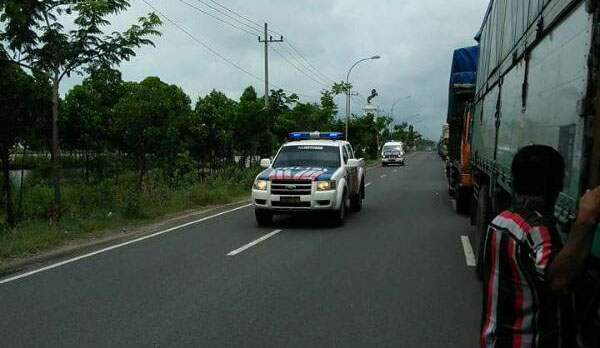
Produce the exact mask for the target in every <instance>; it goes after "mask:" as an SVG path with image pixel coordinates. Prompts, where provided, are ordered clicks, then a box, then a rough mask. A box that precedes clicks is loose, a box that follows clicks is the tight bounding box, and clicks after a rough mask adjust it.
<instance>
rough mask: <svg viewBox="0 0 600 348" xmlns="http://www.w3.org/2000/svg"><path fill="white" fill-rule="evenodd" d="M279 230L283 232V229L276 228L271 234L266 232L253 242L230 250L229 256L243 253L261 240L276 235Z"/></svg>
mask: <svg viewBox="0 0 600 348" xmlns="http://www.w3.org/2000/svg"><path fill="white" fill-rule="evenodd" d="M279 232H281V230H275V231H273V232H271V233H269V234H265V235H264V236H262V237H260V238H258V239H255V240H253V241H252V242H250V243H248V244H246V245H244V246H242V247H239V248H237V249H235V250H234V251H231V252H229V253H228V254H227V256H235V255H237V254H239V253H241V252H243V251H245V250H247V249H250V248H252V247H253V246H255V245H256V244H258V243H260V242H264V241H265V240H267V239H269V238H271V237H273V236H274V235H276V234H277V233H279Z"/></svg>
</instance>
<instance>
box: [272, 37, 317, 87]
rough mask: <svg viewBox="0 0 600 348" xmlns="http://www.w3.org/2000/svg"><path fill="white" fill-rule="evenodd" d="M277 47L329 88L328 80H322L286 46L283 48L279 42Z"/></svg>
mask: <svg viewBox="0 0 600 348" xmlns="http://www.w3.org/2000/svg"><path fill="white" fill-rule="evenodd" d="M279 47H280V48H281V49H282V50H284V51H285V53H287V54H288V55H289V56H290V57H291V58H292V60H294V62H296V63H298V64H300V66H301V67H303V68H304V69H305V70H306V71H307V72H308V73H310V74H311V75H312V76H314V77H316V78H317V79H318V80H319V81H321V82H320V83H321V84H323V85H326V86H327V87H328V88H329V82H328V81H326V80H323V78H322V77H321V76H319V75H317V74H315V73H314V72H313V71H312V70H310V68H307V67H306V65H305V64H304V63H302V61H300V60H298V59H297V58H296V57H294V55H293V54H292V53H291V52H290V51H289V50H288V49H287V48H285V46H283V45H282V44H281V43H280V44H279ZM323 82H324V83H323Z"/></svg>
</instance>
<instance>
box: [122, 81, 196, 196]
mask: <svg viewBox="0 0 600 348" xmlns="http://www.w3.org/2000/svg"><path fill="white" fill-rule="evenodd" d="M124 88H125V92H124V95H123V97H122V98H121V99H120V100H119V102H118V103H117V104H116V105H115V107H114V112H115V117H114V122H113V128H112V132H113V134H115V135H116V136H117V137H118V146H119V148H120V149H121V150H122V151H123V152H124V153H128V154H130V155H131V156H132V157H133V158H134V160H135V163H136V168H137V170H138V184H139V187H140V189H141V188H142V187H143V186H142V185H143V180H144V175H145V174H146V171H147V170H148V156H149V155H150V156H155V157H156V158H157V159H158V163H159V165H160V166H161V167H162V168H163V172H165V173H168V172H169V170H168V168H172V167H171V166H170V165H172V164H173V161H175V160H176V158H177V154H178V153H179V152H181V151H182V149H181V139H180V135H181V129H182V127H184V126H186V122H187V121H188V120H189V113H190V112H191V110H190V103H191V102H190V98H189V97H188V96H187V95H186V94H185V92H183V90H182V89H181V88H180V87H178V86H175V85H168V84H166V83H164V82H162V81H161V80H160V79H159V78H158V77H148V78H146V79H144V80H143V81H142V82H140V83H136V82H129V83H126V84H125V85H124Z"/></svg>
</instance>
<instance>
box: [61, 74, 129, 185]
mask: <svg viewBox="0 0 600 348" xmlns="http://www.w3.org/2000/svg"><path fill="white" fill-rule="evenodd" d="M124 92H125V88H124V82H123V80H122V79H121V73H120V72H119V71H118V70H114V69H111V68H109V67H107V66H104V67H101V68H100V69H97V70H94V71H92V73H91V74H90V76H89V77H87V78H85V79H84V80H83V83H82V84H81V85H78V86H75V87H73V88H72V89H71V90H70V91H69V93H67V95H66V96H65V102H64V113H63V117H62V118H61V119H62V121H63V122H62V123H61V128H62V129H63V130H64V134H65V135H64V136H63V148H64V147H69V148H71V149H73V150H80V151H82V152H83V153H84V156H85V169H86V175H87V173H88V170H89V163H88V162H89V160H88V159H89V156H90V155H94V154H96V153H99V152H102V151H110V150H113V149H114V146H113V143H114V141H113V139H112V134H111V132H110V126H111V124H112V122H113V118H114V113H113V108H114V106H115V105H116V104H117V102H118V101H119V100H120V98H121V97H122V96H123V94H124Z"/></svg>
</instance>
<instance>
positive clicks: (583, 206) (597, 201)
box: [575, 186, 600, 225]
mask: <svg viewBox="0 0 600 348" xmlns="http://www.w3.org/2000/svg"><path fill="white" fill-rule="evenodd" d="M599 219H600V186H599V187H596V188H595V189H593V190H588V191H587V192H586V193H585V194H584V195H583V196H582V197H581V199H579V210H578V213H577V220H576V222H575V223H576V224H577V223H580V224H584V225H596V224H597V223H598V220H599Z"/></svg>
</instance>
